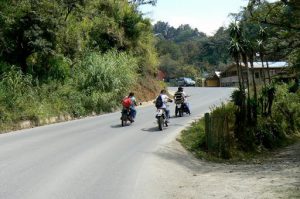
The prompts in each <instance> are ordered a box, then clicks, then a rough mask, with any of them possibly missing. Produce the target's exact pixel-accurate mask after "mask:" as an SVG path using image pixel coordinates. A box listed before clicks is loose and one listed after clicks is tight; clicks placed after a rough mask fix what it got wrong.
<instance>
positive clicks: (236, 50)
mask: <svg viewBox="0 0 300 199" xmlns="http://www.w3.org/2000/svg"><path fill="white" fill-rule="evenodd" d="M241 50H242V46H241V44H240V43H239V42H238V41H237V39H235V38H232V39H231V41H230V46H229V53H230V55H231V56H232V57H233V59H234V61H235V64H236V70H237V76H238V80H239V88H240V89H243V86H242V80H241V70H240V52H241Z"/></svg>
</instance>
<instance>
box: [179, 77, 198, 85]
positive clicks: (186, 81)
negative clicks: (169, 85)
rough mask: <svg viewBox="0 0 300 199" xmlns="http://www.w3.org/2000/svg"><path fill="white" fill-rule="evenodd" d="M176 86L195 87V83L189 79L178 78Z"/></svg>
mask: <svg viewBox="0 0 300 199" xmlns="http://www.w3.org/2000/svg"><path fill="white" fill-rule="evenodd" d="M177 83H178V86H195V85H196V82H195V81H194V80H192V79H191V78H189V77H180V78H178V80H177Z"/></svg>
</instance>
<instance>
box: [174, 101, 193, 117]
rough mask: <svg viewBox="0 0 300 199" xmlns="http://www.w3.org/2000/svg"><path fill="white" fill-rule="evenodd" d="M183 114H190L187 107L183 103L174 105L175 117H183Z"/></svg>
mask: <svg viewBox="0 0 300 199" xmlns="http://www.w3.org/2000/svg"><path fill="white" fill-rule="evenodd" d="M183 113H187V114H189V115H190V114H191V112H190V111H189V109H188V107H187V105H186V104H185V103H179V104H176V107H175V116H176V117H177V116H179V117H182V116H183Z"/></svg>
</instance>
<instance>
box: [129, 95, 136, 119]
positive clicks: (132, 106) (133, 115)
mask: <svg viewBox="0 0 300 199" xmlns="http://www.w3.org/2000/svg"><path fill="white" fill-rule="evenodd" d="M128 97H129V98H130V99H131V105H130V116H131V118H132V122H134V120H135V116H136V109H135V106H137V102H136V99H135V97H134V93H133V92H131V93H129V95H128Z"/></svg>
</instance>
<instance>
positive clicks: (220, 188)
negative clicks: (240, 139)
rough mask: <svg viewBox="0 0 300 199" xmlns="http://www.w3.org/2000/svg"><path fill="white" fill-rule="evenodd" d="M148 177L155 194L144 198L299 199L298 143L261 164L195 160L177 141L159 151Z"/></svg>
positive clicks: (299, 146)
mask: <svg viewBox="0 0 300 199" xmlns="http://www.w3.org/2000/svg"><path fill="white" fill-rule="evenodd" d="M147 164H149V167H150V165H151V168H153V169H150V170H149V171H148V175H147V177H148V178H150V180H149V179H148V182H150V183H149V187H148V189H149V190H148V191H149V192H148V193H151V192H150V190H156V191H155V193H153V192H152V194H150V195H149V194H147V195H144V198H164V199H167V198H178V199H179V198H180V199H182V198H190V199H192V198H193V199H199V198H205V199H207V198H230V199H233V198H237V199H240V198H249V199H250V198H251V199H252V198H272V199H273V198H300V143H297V144H294V145H292V146H289V147H287V148H285V149H283V150H281V151H279V152H277V153H276V154H274V156H272V157H269V158H268V159H267V160H265V161H264V162H262V163H260V164H246V163H239V164H225V163H212V162H207V161H204V160H198V159H196V158H194V157H193V156H192V154H190V153H189V152H187V151H186V150H185V149H184V148H183V147H182V146H181V145H180V143H178V142H177V141H173V142H172V143H170V144H168V145H167V146H164V147H162V148H160V149H159V150H158V151H157V152H156V153H155V154H153V158H152V160H151V161H150V162H148V163H147Z"/></svg>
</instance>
